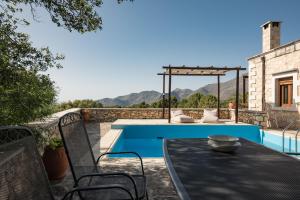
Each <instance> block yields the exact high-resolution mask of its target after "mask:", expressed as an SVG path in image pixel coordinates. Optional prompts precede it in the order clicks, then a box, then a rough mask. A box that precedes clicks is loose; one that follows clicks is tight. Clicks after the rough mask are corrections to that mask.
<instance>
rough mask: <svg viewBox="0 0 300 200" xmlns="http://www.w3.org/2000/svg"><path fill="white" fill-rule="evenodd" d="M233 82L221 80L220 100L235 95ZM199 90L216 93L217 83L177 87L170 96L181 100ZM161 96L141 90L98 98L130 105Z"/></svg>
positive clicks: (151, 100) (151, 101) (104, 103)
mask: <svg viewBox="0 0 300 200" xmlns="http://www.w3.org/2000/svg"><path fill="white" fill-rule="evenodd" d="M235 82H236V79H231V80H229V81H226V82H223V83H221V84H220V96H221V99H222V100H225V99H228V98H229V97H231V96H234V95H235ZM246 83H247V82H246ZM242 84H243V79H242V77H241V78H240V84H239V85H240V94H241V93H242V90H243V87H242ZM247 90H248V85H246V91H247ZM197 92H200V93H202V94H204V95H208V94H212V95H215V96H216V95H217V84H208V85H206V86H204V87H201V88H199V89H197V90H194V91H193V90H190V89H179V88H176V89H175V90H173V91H172V93H171V94H172V96H176V98H177V99H178V100H182V99H184V98H186V97H188V96H190V95H192V94H194V93H197ZM161 97H162V94H161V93H160V92H157V91H154V90H152V91H142V92H139V93H131V94H128V95H124V96H119V97H116V98H104V99H100V100H98V101H99V102H100V103H102V104H103V105H104V106H105V107H109V106H116V105H119V106H130V105H133V104H138V103H142V102H146V103H153V102H155V101H158V100H159V99H160V98H161Z"/></svg>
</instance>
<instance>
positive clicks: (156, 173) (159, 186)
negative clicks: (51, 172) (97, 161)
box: [52, 158, 179, 200]
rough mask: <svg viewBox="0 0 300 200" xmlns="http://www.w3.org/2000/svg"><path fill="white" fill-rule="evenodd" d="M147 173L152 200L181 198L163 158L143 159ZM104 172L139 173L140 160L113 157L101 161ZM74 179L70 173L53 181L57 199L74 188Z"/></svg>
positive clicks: (149, 193)
mask: <svg viewBox="0 0 300 200" xmlns="http://www.w3.org/2000/svg"><path fill="white" fill-rule="evenodd" d="M143 162H144V166H145V174H146V177H147V180H148V187H147V190H148V195H149V199H150V200H165V199H167V200H179V197H178V196H177V193H176V191H175V188H174V186H173V184H172V181H171V178H170V176H169V173H168V170H167V168H166V165H165V162H164V160H163V159H162V158H154V159H152V158H146V159H143ZM100 166H101V168H102V170H103V172H120V171H122V172H127V173H138V172H139V169H140V168H139V166H140V165H139V161H138V160H137V159H134V158H113V159H105V160H102V161H101V165H100ZM73 184H74V183H73V179H72V176H71V174H70V172H68V175H67V176H66V177H65V178H64V179H63V180H62V181H60V182H52V188H53V192H54V194H55V197H56V199H61V198H62V196H63V195H64V194H65V193H66V192H67V191H68V190H70V189H71V188H72V186H73Z"/></svg>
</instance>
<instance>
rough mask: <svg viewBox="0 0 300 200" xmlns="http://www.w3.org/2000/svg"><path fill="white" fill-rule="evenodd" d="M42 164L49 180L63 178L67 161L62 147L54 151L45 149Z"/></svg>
mask: <svg viewBox="0 0 300 200" xmlns="http://www.w3.org/2000/svg"><path fill="white" fill-rule="evenodd" d="M43 163H44V166H45V169H46V171H47V174H48V178H49V180H59V179H62V178H64V177H65V175H66V171H67V169H68V159H67V156H66V153H65V149H64V147H58V148H56V149H55V150H53V149H51V148H50V147H46V148H45V152H44V155H43Z"/></svg>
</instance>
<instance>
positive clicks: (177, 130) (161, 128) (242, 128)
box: [112, 125, 300, 157]
mask: <svg viewBox="0 0 300 200" xmlns="http://www.w3.org/2000/svg"><path fill="white" fill-rule="evenodd" d="M122 128H123V131H122V133H121V135H120V137H119V138H118V140H117V142H116V143H115V145H114V146H113V149H112V151H113V152H114V151H134V152H138V153H139V154H140V155H141V156H142V157H163V150H162V145H163V144H162V142H163V139H164V138H166V139H173V138H207V137H208V136H209V135H216V134H222V135H231V136H235V137H242V138H245V139H248V140H250V141H253V142H256V143H258V144H263V145H265V146H267V147H270V148H272V149H275V150H278V151H282V137H280V136H278V135H274V134H271V133H268V132H264V131H260V129H259V127H258V126H255V125H128V126H124V127H122ZM284 146H285V151H295V140H294V139H293V138H286V139H285V145H284ZM297 146H298V149H299V150H300V144H298V145H297ZM124 156H126V157H127V156H128V155H124ZM118 157H122V156H120V155H118Z"/></svg>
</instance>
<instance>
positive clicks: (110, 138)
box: [100, 129, 123, 158]
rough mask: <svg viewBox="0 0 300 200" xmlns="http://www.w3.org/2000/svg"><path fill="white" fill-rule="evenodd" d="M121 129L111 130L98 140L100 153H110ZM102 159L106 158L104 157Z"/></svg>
mask: <svg viewBox="0 0 300 200" xmlns="http://www.w3.org/2000/svg"><path fill="white" fill-rule="evenodd" d="M122 131H123V129H111V130H110V131H108V132H107V133H106V134H105V135H104V136H103V137H102V138H101V140H100V153H101V154H102V153H106V152H111V150H112V148H113V146H114V145H115V143H116V142H117V140H118V139H119V137H120V135H121V133H122ZM103 158H106V156H104V157H103Z"/></svg>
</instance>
